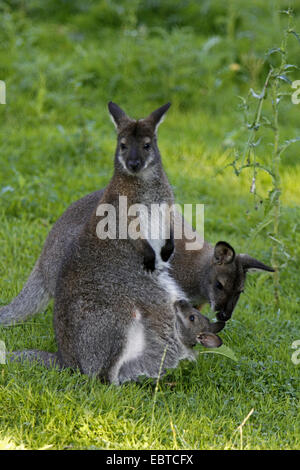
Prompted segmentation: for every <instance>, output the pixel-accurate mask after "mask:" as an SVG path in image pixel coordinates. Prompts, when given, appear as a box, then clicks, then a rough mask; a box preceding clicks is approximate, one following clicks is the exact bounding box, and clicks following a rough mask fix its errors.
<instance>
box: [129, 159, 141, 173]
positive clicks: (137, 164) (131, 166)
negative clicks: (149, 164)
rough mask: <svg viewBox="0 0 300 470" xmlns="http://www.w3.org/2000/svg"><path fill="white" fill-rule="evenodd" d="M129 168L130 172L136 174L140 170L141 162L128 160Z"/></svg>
mask: <svg viewBox="0 0 300 470" xmlns="http://www.w3.org/2000/svg"><path fill="white" fill-rule="evenodd" d="M127 167H128V169H129V170H130V171H133V172H136V171H138V170H139V168H140V161H139V160H128V162H127Z"/></svg>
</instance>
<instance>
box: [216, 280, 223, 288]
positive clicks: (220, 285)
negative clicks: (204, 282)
mask: <svg viewBox="0 0 300 470" xmlns="http://www.w3.org/2000/svg"><path fill="white" fill-rule="evenodd" d="M216 288H217V289H219V290H223V286H222V284H221V283H220V282H219V281H217V282H216Z"/></svg>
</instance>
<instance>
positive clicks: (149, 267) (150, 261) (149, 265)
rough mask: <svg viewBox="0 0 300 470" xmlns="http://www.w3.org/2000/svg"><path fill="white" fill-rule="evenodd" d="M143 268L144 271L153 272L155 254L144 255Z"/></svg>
mask: <svg viewBox="0 0 300 470" xmlns="http://www.w3.org/2000/svg"><path fill="white" fill-rule="evenodd" d="M144 268H145V269H146V271H150V272H151V273H153V271H154V270H155V256H151V257H148V256H147V257H146V256H145V257H144Z"/></svg>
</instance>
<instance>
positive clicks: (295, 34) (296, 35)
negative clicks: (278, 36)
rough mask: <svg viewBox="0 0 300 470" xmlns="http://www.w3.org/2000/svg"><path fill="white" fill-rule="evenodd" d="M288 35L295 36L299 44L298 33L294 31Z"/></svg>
mask: <svg viewBox="0 0 300 470" xmlns="http://www.w3.org/2000/svg"><path fill="white" fill-rule="evenodd" d="M289 33H290V34H293V35H294V36H295V38H296V39H297V40H298V41H299V42H300V36H299V34H298V33H296V31H289Z"/></svg>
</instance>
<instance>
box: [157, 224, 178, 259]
mask: <svg viewBox="0 0 300 470" xmlns="http://www.w3.org/2000/svg"><path fill="white" fill-rule="evenodd" d="M174 248H175V244H174V230H173V229H172V228H171V230H170V238H167V239H166V240H165V244H164V246H163V247H162V249H161V252H160V256H161V259H162V260H163V261H164V262H166V261H168V260H169V259H170V257H171V256H172V254H173V252H174Z"/></svg>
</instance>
